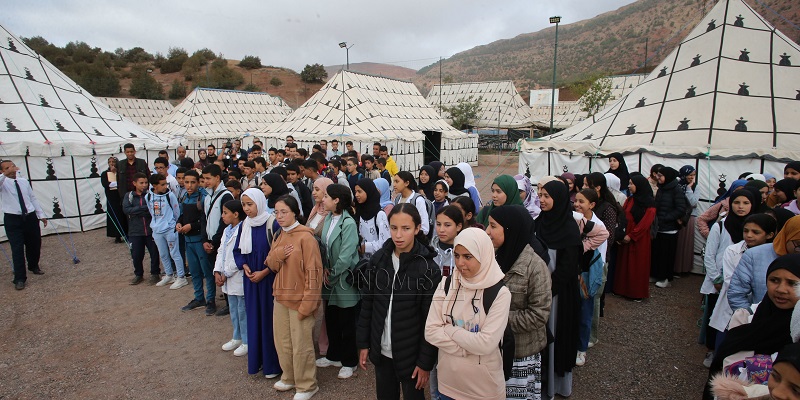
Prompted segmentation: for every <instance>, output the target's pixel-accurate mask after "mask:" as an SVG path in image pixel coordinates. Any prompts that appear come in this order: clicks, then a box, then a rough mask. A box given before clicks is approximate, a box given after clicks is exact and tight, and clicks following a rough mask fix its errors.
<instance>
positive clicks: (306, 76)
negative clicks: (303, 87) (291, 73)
mask: <svg viewBox="0 0 800 400" xmlns="http://www.w3.org/2000/svg"><path fill="white" fill-rule="evenodd" d="M300 79H301V80H302V81H303V82H306V83H322V82H325V79H328V73H327V72H325V67H323V66H322V64H314V65H308V64H306V67H305V68H303V71H302V72H300Z"/></svg>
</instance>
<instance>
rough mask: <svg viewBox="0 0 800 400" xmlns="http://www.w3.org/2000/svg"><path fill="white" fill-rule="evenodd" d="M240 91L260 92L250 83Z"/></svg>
mask: <svg viewBox="0 0 800 400" xmlns="http://www.w3.org/2000/svg"><path fill="white" fill-rule="evenodd" d="M242 90H244V91H245V92H260V91H261V89H259V88H258V86H256V85H255V84H254V83H252V82H250V83H248V84H247V86H245V87H244V88H243V89H242Z"/></svg>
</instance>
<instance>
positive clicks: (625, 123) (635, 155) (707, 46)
mask: <svg viewBox="0 0 800 400" xmlns="http://www.w3.org/2000/svg"><path fill="white" fill-rule="evenodd" d="M798 63H800V46H798V45H797V44H796V43H793V42H792V41H791V40H790V39H789V38H787V37H786V36H785V35H783V34H782V33H781V32H779V31H777V30H775V29H774V27H772V26H771V25H770V24H769V23H767V22H766V21H765V20H764V18H763V17H761V16H760V15H759V14H758V13H756V12H755V11H754V10H753V9H752V8H750V6H748V5H747V4H746V3H745V2H744V1H742V0H721V1H720V2H719V3H717V5H716V6H715V7H714V8H713V9H712V10H711V11H710V12H709V14H708V15H707V16H706V17H705V18H704V19H703V21H701V22H700V24H699V25H698V26H697V27H696V28H695V29H694V30H693V31H692V32H691V33H690V34H689V35H688V36H687V37H686V38H685V39H684V40H683V41H682V42H681V43H680V44H679V45H678V47H677V48H676V49H675V50H674V51H673V52H672V53H671V54H670V55H669V56H667V58H666V59H665V60H664V61H662V62H661V64H660V65H659V66H658V67H657V68H656V69H655V70H654V71H653V73H651V74H650V75H648V76H647V78H646V79H645V80H644V81H643V82H642V83H641V84H639V86H636V87H635V88H634V89H633V90H632V91H631V92H630V93H628V94H627V95H625V96H623V97H622V98H621V99H620V100H619V101H618V102H616V103H615V104H613V105H611V106H610V107H608V108H606V109H605V110H603V111H601V112H599V113H598V114H597V115H596V116H595V120H594V121H593V120H591V119H588V120H585V121H583V122H581V123H579V124H577V125H575V126H573V127H571V128H569V129H566V130H564V131H562V132H559V133H557V134H555V135H553V136H551V137H548V138H545V139H543V140H529V141H523V142H522V151H521V153H520V171H521V172H527V173H529V174H530V175H532V176H533V177H535V178H539V177H542V176H544V175H553V174H560V173H561V172H563V171H567V170H569V171H573V172H585V171H590V170H591V171H606V170H607V168H608V162H607V159H605V158H601V157H603V156H607V155H608V154H610V153H613V152H620V153H622V154H623V155H624V156H625V160H626V163H627V164H628V168H629V170H630V171H644V172H645V173H647V172H649V169H650V167H651V166H652V165H653V164H656V163H661V164H664V165H668V166H671V167H673V168H676V169H678V168H680V167H681V166H682V165H686V164H689V165H693V166H695V167H696V168H697V169H698V182H699V184H698V188H699V190H700V198H701V209H703V210H704V209H705V208H706V207H708V205H709V204H710V202H712V201H713V199H714V198H715V197H716V196H717V193H718V191H719V190H725V188H726V186H727V184H728V183H729V182H732V181H733V180H735V179H736V177H738V176H739V175H740V174H741V173H743V172H769V173H771V174H773V175H776V176H782V174H783V166H784V165H785V163H786V162H787V161H790V160H800V67H798V66H797V64H798Z"/></svg>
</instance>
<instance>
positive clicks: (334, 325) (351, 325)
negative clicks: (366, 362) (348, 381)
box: [325, 303, 361, 368]
mask: <svg viewBox="0 0 800 400" xmlns="http://www.w3.org/2000/svg"><path fill="white" fill-rule="evenodd" d="M360 309H361V303H358V304H356V305H355V306H353V307H347V308H341V307H336V306H332V305H327V306H326V307H325V327H326V329H327V330H328V354H327V355H326V356H325V357H326V358H327V359H328V360H331V361H341V363H342V366H345V367H351V368H355V367H356V366H357V365H358V349H357V348H356V321H357V320H358V312H359V310H360Z"/></svg>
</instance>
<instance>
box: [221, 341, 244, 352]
mask: <svg viewBox="0 0 800 400" xmlns="http://www.w3.org/2000/svg"><path fill="white" fill-rule="evenodd" d="M241 344H242V341H241V340H236V339H231V340H230V341H229V342H228V343H225V344H223V345H222V351H231V350H236V349H237V348H238V347H239V346H240V345H241Z"/></svg>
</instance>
